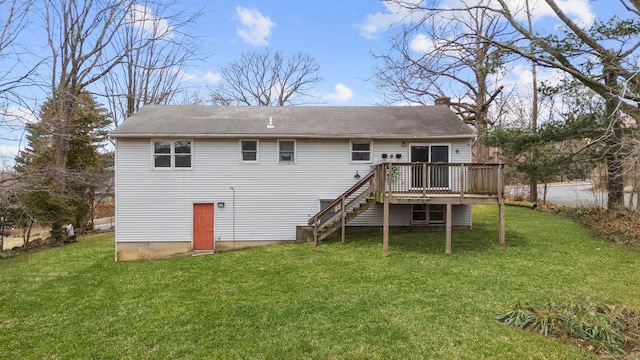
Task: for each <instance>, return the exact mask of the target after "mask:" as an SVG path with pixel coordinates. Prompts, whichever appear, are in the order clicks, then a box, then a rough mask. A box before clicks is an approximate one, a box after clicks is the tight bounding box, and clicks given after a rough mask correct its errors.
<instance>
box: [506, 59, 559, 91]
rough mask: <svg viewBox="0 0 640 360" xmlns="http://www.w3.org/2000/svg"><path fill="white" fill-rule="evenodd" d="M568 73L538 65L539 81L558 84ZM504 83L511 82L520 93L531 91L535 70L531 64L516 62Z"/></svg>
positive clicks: (537, 74)
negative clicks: (532, 69) (533, 70)
mask: <svg viewBox="0 0 640 360" xmlns="http://www.w3.org/2000/svg"><path fill="white" fill-rule="evenodd" d="M565 76H566V74H564V73H563V72H562V71H560V70H557V69H546V68H542V67H538V68H537V69H536V78H537V81H538V83H542V82H545V83H546V84H549V85H558V84H560V82H561V80H562V79H564V77H565ZM502 82H503V83H510V84H512V86H514V87H515V90H516V91H517V92H519V93H523V92H524V93H529V92H530V91H531V88H532V87H533V72H532V71H531V65H529V64H516V65H514V66H512V67H511V68H510V69H509V70H508V74H507V77H506V78H505V79H503V81H502Z"/></svg>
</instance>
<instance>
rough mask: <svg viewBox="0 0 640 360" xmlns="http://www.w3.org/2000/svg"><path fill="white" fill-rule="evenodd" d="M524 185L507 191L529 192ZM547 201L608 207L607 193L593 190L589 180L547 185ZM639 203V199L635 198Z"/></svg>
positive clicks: (541, 193) (540, 193)
mask: <svg viewBox="0 0 640 360" xmlns="http://www.w3.org/2000/svg"><path fill="white" fill-rule="evenodd" d="M528 190H529V188H528V187H524V186H509V187H508V188H507V192H508V193H511V194H519V193H524V192H523V191H527V192H528ZM543 196H544V186H542V185H540V186H538V199H539V200H541V201H542V199H543ZM624 199H625V201H624V203H625V205H626V204H628V203H629V194H628V193H625V194H624ZM547 201H548V202H552V203H555V204H558V205H565V206H576V207H581V206H595V207H602V208H604V207H607V193H605V192H602V191H595V190H593V185H592V184H591V183H588V182H574V183H555V184H549V186H547ZM634 203H636V204H637V199H634Z"/></svg>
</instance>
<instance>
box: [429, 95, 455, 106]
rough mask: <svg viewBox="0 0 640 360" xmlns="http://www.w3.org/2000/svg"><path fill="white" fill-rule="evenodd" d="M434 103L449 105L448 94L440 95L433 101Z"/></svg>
mask: <svg viewBox="0 0 640 360" xmlns="http://www.w3.org/2000/svg"><path fill="white" fill-rule="evenodd" d="M433 103H434V105H447V106H450V105H451V98H450V97H448V96H441V97H439V98H437V99H435V100H434V101H433Z"/></svg>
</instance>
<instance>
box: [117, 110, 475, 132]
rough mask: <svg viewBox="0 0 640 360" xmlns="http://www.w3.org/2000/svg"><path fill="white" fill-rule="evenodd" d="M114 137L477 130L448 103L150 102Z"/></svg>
mask: <svg viewBox="0 0 640 360" xmlns="http://www.w3.org/2000/svg"><path fill="white" fill-rule="evenodd" d="M270 121H271V124H272V125H273V127H268V126H267V125H268V124H269V122H270ZM111 136H113V137H116V138H147V137H167V136H173V137H177V136H180V137H192V138H283V137H290V138H327V139H329V138H333V139H335V138H370V139H386V138H390V139H407V138H421V139H426V138H445V137H447V138H470V137H474V136H475V131H474V130H473V129H472V128H471V127H469V126H468V125H466V124H465V123H463V122H462V121H461V120H460V119H459V118H458V117H457V116H456V115H455V114H454V113H453V112H452V111H451V110H450V109H449V107H447V106H444V105H435V106H402V107H400V106H397V107H391V106H285V107H266V106H261V107H250V106H237V107H236V106H145V107H143V108H142V109H141V110H140V111H138V112H137V113H136V114H134V115H132V116H131V117H129V118H128V119H127V120H126V121H125V122H124V123H123V124H121V125H120V126H119V127H118V128H117V129H115V130H114V131H113V132H112V133H111Z"/></svg>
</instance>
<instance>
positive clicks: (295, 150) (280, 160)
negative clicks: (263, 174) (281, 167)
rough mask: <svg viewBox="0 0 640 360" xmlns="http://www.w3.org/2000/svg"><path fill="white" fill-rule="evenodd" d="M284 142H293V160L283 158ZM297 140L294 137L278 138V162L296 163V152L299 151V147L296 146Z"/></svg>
mask: <svg viewBox="0 0 640 360" xmlns="http://www.w3.org/2000/svg"><path fill="white" fill-rule="evenodd" d="M283 142H292V143H293V159H291V160H282V150H281V149H280V144H281V143H283ZM296 147H297V146H296V141H295V140H293V139H282V140H278V163H279V164H295V163H296V158H297V156H296V153H297V148H296Z"/></svg>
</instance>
